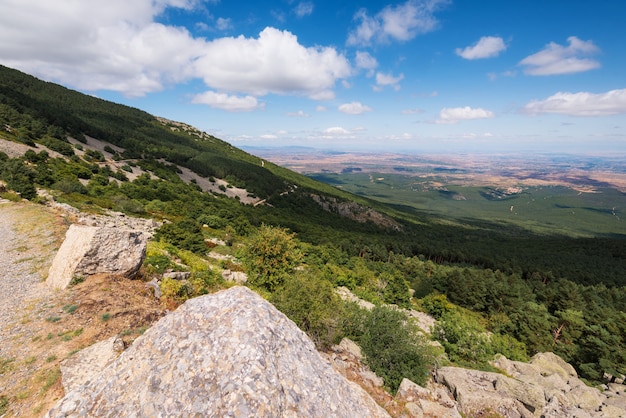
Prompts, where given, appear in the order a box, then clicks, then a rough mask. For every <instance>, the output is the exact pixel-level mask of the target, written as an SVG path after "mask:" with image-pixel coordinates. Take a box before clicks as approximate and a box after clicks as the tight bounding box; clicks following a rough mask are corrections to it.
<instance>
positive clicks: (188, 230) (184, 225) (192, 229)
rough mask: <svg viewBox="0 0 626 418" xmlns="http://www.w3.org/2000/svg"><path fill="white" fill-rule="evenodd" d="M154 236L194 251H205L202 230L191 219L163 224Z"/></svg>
mask: <svg viewBox="0 0 626 418" xmlns="http://www.w3.org/2000/svg"><path fill="white" fill-rule="evenodd" d="M154 238H155V239H156V240H163V241H165V242H168V243H170V244H172V245H174V246H175V247H178V248H182V249H185V250H189V251H192V252H195V253H203V252H205V251H206V245H205V244H204V237H203V236H202V231H201V230H200V227H199V226H198V224H197V223H196V222H195V221H194V220H192V219H183V220H181V221H178V222H174V223H171V224H165V225H163V226H162V227H161V228H159V229H158V230H157V231H156V233H155V235H154Z"/></svg>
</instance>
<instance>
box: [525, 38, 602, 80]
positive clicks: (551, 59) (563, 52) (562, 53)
mask: <svg viewBox="0 0 626 418" xmlns="http://www.w3.org/2000/svg"><path fill="white" fill-rule="evenodd" d="M567 41H568V43H569V44H568V45H567V46H562V45H559V44H556V43H554V42H550V43H549V44H548V45H546V47H545V48H544V49H542V50H541V51H539V52H537V53H535V54H533V55H530V56H528V57H526V58H524V59H523V60H522V61H520V63H519V65H521V66H522V67H525V68H524V73H525V74H529V75H555V74H571V73H580V72H584V71H589V70H593V69H595V68H599V67H600V63H599V62H598V61H596V60H594V59H591V58H588V56H590V55H593V54H596V53H598V52H599V51H600V49H599V48H598V47H597V46H595V45H594V43H593V42H592V41H581V40H580V39H578V38H577V37H575V36H570V37H569V38H567Z"/></svg>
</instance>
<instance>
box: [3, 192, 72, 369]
mask: <svg viewBox="0 0 626 418" xmlns="http://www.w3.org/2000/svg"><path fill="white" fill-rule="evenodd" d="M64 229H65V228H64V225H63V222H62V219H59V217H58V215H57V214H55V213H54V212H51V211H49V210H47V209H46V208H44V207H41V206H34V205H31V204H24V203H12V202H5V203H0V357H12V356H13V355H14V354H15V353H14V351H15V349H16V348H17V349H19V348H20V344H19V340H20V338H19V337H20V335H22V334H23V333H24V325H25V324H24V323H23V322H24V321H25V320H24V316H25V315H28V314H29V313H30V311H31V310H32V308H33V307H34V306H35V305H36V304H37V303H40V302H43V301H45V300H46V299H48V298H50V297H51V296H52V292H51V291H50V290H49V289H48V288H47V287H46V285H45V283H44V282H43V280H44V279H45V274H46V273H47V270H48V268H49V266H50V263H51V262H52V258H53V257H54V254H55V253H56V250H57V248H58V246H59V245H60V243H61V239H62V236H63V233H64V232H65V231H64Z"/></svg>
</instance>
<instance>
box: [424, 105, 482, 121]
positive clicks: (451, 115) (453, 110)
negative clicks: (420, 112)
mask: <svg viewBox="0 0 626 418" xmlns="http://www.w3.org/2000/svg"><path fill="white" fill-rule="evenodd" d="M493 117H494V114H493V112H491V111H489V110H485V109H482V108H480V107H478V108H471V107H469V106H465V107H444V108H443V109H441V111H440V112H439V119H437V120H436V121H435V123H437V124H446V125H450V124H455V123H459V122H460V121H463V120H472V119H489V118H493Z"/></svg>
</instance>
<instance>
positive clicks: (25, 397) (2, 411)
mask: <svg viewBox="0 0 626 418" xmlns="http://www.w3.org/2000/svg"><path fill="white" fill-rule="evenodd" d="M74 216H75V215H72V213H68V212H65V211H64V210H63V209H60V208H51V207H48V206H43V205H38V204H33V203H29V202H17V203H16V202H9V201H6V200H2V199H0V417H2V418H9V417H20V418H23V417H37V418H38V417H41V416H43V415H44V414H45V413H46V412H47V411H48V409H50V407H51V406H52V405H54V403H55V402H56V401H57V400H58V399H59V398H60V397H62V396H63V393H64V392H63V387H62V384H61V372H60V364H61V362H62V361H63V360H64V359H66V358H68V357H70V356H72V355H73V354H74V353H76V352H77V351H79V350H81V349H82V348H85V347H87V346H90V345H92V344H93V343H95V342H97V341H102V340H105V339H107V338H110V337H112V336H114V335H120V336H122V339H123V340H124V343H125V344H126V345H128V344H130V343H131V342H132V341H133V340H134V339H135V338H137V337H138V336H139V335H141V333H142V332H143V331H144V330H145V329H147V328H148V327H149V326H150V325H151V324H152V323H154V322H155V321H157V320H158V319H159V318H161V317H162V316H163V315H165V314H166V310H165V309H164V308H163V306H161V304H160V302H159V301H158V300H157V299H155V298H154V296H153V294H152V292H151V291H150V290H149V289H148V288H147V287H146V286H145V283H144V282H143V281H141V280H127V279H124V278H118V277H114V276H109V275H95V276H91V277H90V278H89V279H88V280H85V281H84V282H82V283H79V284H76V285H74V286H72V287H71V288H68V289H65V290H62V291H53V290H50V289H49V288H48V287H47V286H46V284H45V282H44V281H45V278H46V276H47V273H48V270H49V268H50V265H51V264H52V260H53V259H54V256H55V255H56V253H57V251H58V249H59V247H60V246H61V244H62V243H63V240H64V239H65V233H66V231H67V229H68V228H69V225H70V224H71V223H72V221H73V220H75V219H73V217H74Z"/></svg>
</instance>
